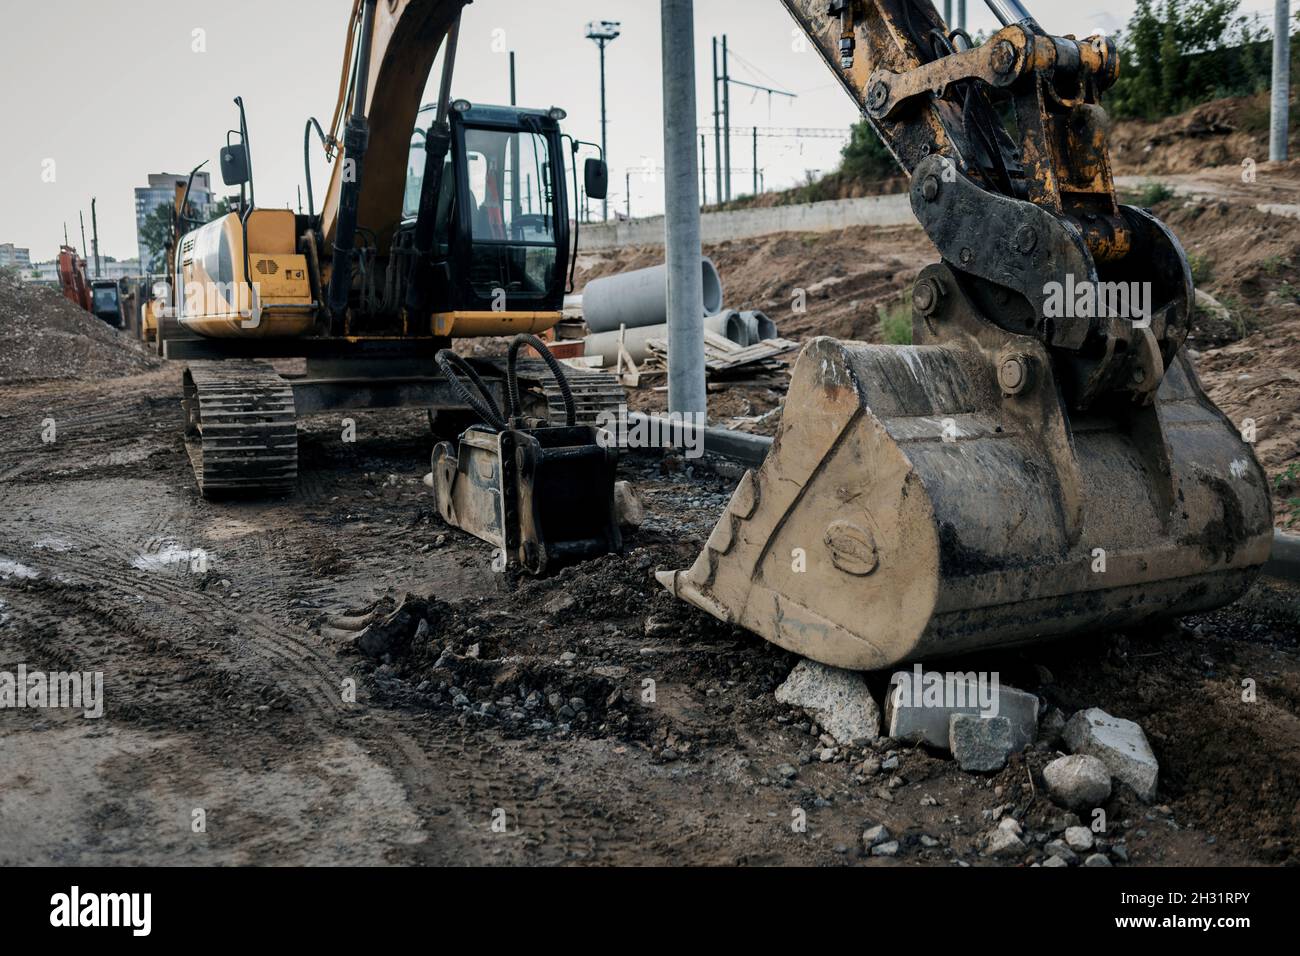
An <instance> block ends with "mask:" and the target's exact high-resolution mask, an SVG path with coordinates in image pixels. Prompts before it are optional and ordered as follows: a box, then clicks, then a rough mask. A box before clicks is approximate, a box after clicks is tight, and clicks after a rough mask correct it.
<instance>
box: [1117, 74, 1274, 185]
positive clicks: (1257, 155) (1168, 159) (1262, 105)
mask: <svg viewBox="0 0 1300 956" xmlns="http://www.w3.org/2000/svg"><path fill="white" fill-rule="evenodd" d="M1268 122H1269V104H1268V97H1267V95H1266V94H1259V95H1256V96H1236V97H1229V98H1227V99H1222V100H1213V101H1211V102H1209V103H1202V104H1201V105H1200V106H1196V107H1193V108H1192V109H1190V110H1188V111H1187V112H1185V113H1180V114H1178V115H1177V116H1170V117H1168V118H1166V119H1162V120H1157V121H1154V122H1148V121H1144V120H1116V121H1114V122H1113V123H1112V124H1111V130H1110V157H1111V163H1112V165H1113V166H1114V168H1115V172H1116V173H1120V174H1122V173H1153V174H1154V173H1194V172H1200V171H1201V170H1203V169H1205V168H1206V167H1207V166H1240V165H1241V162H1242V160H1244V159H1253V160H1255V161H1256V162H1257V163H1262V162H1264V161H1265V160H1266V159H1268ZM1291 142H1292V143H1293V144H1294V143H1296V142H1297V136H1296V133H1295V132H1294V131H1293V132H1292V134H1291Z"/></svg>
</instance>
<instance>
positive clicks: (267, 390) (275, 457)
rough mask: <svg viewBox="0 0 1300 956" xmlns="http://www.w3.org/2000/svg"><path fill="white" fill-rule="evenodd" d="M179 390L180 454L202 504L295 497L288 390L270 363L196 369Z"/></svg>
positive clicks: (294, 432) (294, 437)
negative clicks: (185, 453)
mask: <svg viewBox="0 0 1300 956" xmlns="http://www.w3.org/2000/svg"><path fill="white" fill-rule="evenodd" d="M184 388H185V397H184V399H183V400H182V403H183V405H184V407H185V448H186V451H188V452H189V456H190V462H191V464H193V466H194V477H195V478H196V479H197V480H198V483H199V490H200V491H202V492H203V495H204V497H207V498H216V497H228V496H234V495H276V494H289V493H290V492H292V491H293V490H294V487H295V485H296V484H297V481H298V426H297V416H296V413H295V410H294V402H293V388H292V387H291V386H290V385H289V383H288V382H286V381H285V380H284V379H282V378H281V377H280V375H279V373H278V372H276V371H275V369H274V368H273V367H272V366H271V365H270V364H269V363H266V362H238V363H236V362H229V361H227V362H195V363H193V364H192V365H190V366H189V367H187V368H186V370H185V378H184Z"/></svg>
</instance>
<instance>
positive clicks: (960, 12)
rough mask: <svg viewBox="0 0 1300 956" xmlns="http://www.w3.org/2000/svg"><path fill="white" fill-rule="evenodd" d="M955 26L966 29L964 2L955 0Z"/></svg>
mask: <svg viewBox="0 0 1300 956" xmlns="http://www.w3.org/2000/svg"><path fill="white" fill-rule="evenodd" d="M957 26H959V27H961V29H963V30H965V29H966V0H957Z"/></svg>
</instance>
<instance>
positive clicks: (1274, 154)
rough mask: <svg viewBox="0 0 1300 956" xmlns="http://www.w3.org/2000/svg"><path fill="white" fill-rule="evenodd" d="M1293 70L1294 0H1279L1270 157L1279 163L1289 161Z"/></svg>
mask: <svg viewBox="0 0 1300 956" xmlns="http://www.w3.org/2000/svg"><path fill="white" fill-rule="evenodd" d="M1290 73H1291V3H1290V0H1277V4H1276V7H1275V8H1274V15H1273V105H1272V111H1271V117H1270V120H1269V137H1268V158H1269V159H1270V160H1272V161H1273V162H1275V163H1281V162H1285V161H1286V154H1287V142H1286V139H1287V127H1288V126H1289V125H1290V122H1289V119H1290V118H1289V116H1288V115H1287V113H1288V107H1289V104H1288V103H1287V100H1288V99H1289V97H1290V95H1291V90H1290V81H1291V76H1290Z"/></svg>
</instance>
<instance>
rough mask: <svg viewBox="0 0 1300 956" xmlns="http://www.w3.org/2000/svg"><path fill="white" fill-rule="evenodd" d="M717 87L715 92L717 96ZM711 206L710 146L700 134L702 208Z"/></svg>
mask: <svg viewBox="0 0 1300 956" xmlns="http://www.w3.org/2000/svg"><path fill="white" fill-rule="evenodd" d="M717 89H718V88H717V86H714V88H713V90H714V93H715V94H716V92H717ZM708 204H709V146H708V142H707V140H706V138H705V135H704V134H703V133H701V134H700V208H701V209H702V208H704V207H705V206H707V205H708Z"/></svg>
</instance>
